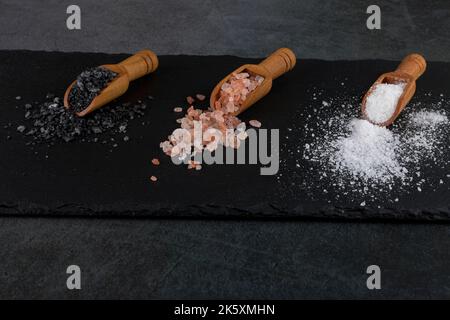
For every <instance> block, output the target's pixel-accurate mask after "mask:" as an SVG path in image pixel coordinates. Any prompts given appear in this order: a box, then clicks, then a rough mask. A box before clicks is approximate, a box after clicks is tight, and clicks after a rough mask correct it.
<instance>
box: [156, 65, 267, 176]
mask: <svg viewBox="0 0 450 320" xmlns="http://www.w3.org/2000/svg"><path fill="white" fill-rule="evenodd" d="M263 81H264V78H263V77H261V76H258V75H253V74H249V73H247V72H242V73H238V74H233V75H232V76H231V77H230V79H229V80H228V81H227V82H225V83H224V84H223V85H222V87H221V90H220V94H219V97H218V99H217V101H215V105H214V107H215V108H214V110H212V109H209V110H206V111H203V110H199V109H195V108H194V106H192V103H193V102H194V99H193V98H192V97H187V98H186V100H187V101H188V103H189V104H190V107H189V108H188V109H187V110H186V114H185V116H184V117H183V118H180V119H178V120H177V122H178V123H180V127H181V129H184V130H187V131H188V132H189V133H190V135H184V134H182V133H181V132H180V130H181V129H176V130H174V131H173V133H172V134H171V135H170V136H169V138H168V140H167V141H164V142H161V143H160V147H161V149H162V150H163V152H164V153H165V154H167V155H168V156H171V157H178V158H179V159H181V160H185V159H187V160H188V169H196V170H200V169H201V165H200V163H197V162H195V161H193V160H191V159H192V158H193V157H194V156H195V154H196V153H198V152H202V151H203V150H205V149H206V150H208V151H210V152H213V151H214V150H216V149H217V148H218V146H219V145H220V144H222V145H224V146H227V147H232V148H239V145H240V143H241V141H243V140H245V139H246V138H247V133H246V131H245V123H242V122H241V120H239V119H238V118H237V117H235V116H233V113H234V112H236V111H238V110H239V107H240V106H241V105H242V103H243V102H244V100H245V99H246V98H247V96H248V95H249V94H250V93H251V92H252V91H253V90H254V89H256V88H257V87H258V85H260V84H261V83H262V82H263ZM196 97H197V99H198V100H200V101H201V100H202V99H205V98H206V97H205V96H203V95H200V94H197V95H196ZM258 123H259V122H258ZM197 125H200V127H201V129H202V133H203V136H202V137H200V138H199V137H195V135H194V127H197ZM259 126H261V124H260V123H259ZM211 130H216V132H218V133H219V135H217V138H216V135H213V134H211V132H210V131H211ZM230 130H231V133H230ZM184 132H186V131H184ZM208 134H209V136H208Z"/></svg>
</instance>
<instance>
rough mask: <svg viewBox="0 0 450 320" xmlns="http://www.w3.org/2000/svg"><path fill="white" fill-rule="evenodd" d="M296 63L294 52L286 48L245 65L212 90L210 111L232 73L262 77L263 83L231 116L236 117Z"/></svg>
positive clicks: (265, 92) (262, 95) (266, 91)
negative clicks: (255, 62)
mask: <svg viewBox="0 0 450 320" xmlns="http://www.w3.org/2000/svg"><path fill="white" fill-rule="evenodd" d="M295 63H296V58H295V54H294V52H292V50H290V49H288V48H281V49H278V50H277V51H275V52H274V53H272V54H271V55H270V56H268V57H267V58H266V59H265V60H264V61H262V62H261V63H260V64H257V65H256V64H245V65H243V66H241V67H239V68H237V69H236V70H234V71H233V72H231V73H230V74H229V75H227V76H226V77H225V78H223V80H222V81H220V82H219V83H218V84H217V86H216V87H215V88H214V90H213V91H212V93H211V98H210V100H209V104H210V106H211V108H212V109H215V102H216V101H217V99H218V98H219V95H220V88H221V87H222V85H223V84H224V83H225V82H226V81H228V79H229V78H230V77H231V75H232V74H234V73H240V72H247V71H249V72H250V73H253V74H257V75H260V76H262V77H264V81H263V82H262V83H261V84H260V85H259V86H258V87H257V88H256V89H255V90H254V91H252V92H250V93H249V94H248V96H247V98H246V99H245V100H244V101H243V103H242V105H241V106H239V110H237V111H236V112H234V113H233V115H235V116H236V115H238V114H240V113H241V112H243V111H245V110H247V109H248V108H249V107H250V106H252V105H253V104H254V103H255V102H257V101H258V100H259V99H261V98H262V97H264V96H265V95H266V94H268V93H269V91H270V89H271V88H272V81H273V80H275V79H276V78H278V77H279V76H281V75H283V74H284V73H286V72H288V71H290V70H292V68H294V66H295Z"/></svg>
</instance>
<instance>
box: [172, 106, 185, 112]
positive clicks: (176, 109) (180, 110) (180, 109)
mask: <svg viewBox="0 0 450 320" xmlns="http://www.w3.org/2000/svg"><path fill="white" fill-rule="evenodd" d="M173 111H174V112H182V111H183V108H180V107H176V108H174V109H173Z"/></svg>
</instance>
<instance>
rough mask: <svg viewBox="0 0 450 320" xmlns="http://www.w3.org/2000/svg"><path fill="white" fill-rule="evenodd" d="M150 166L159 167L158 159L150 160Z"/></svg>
mask: <svg viewBox="0 0 450 320" xmlns="http://www.w3.org/2000/svg"><path fill="white" fill-rule="evenodd" d="M152 164H153V165H155V166H159V164H160V162H159V159H156V158H154V159H152Z"/></svg>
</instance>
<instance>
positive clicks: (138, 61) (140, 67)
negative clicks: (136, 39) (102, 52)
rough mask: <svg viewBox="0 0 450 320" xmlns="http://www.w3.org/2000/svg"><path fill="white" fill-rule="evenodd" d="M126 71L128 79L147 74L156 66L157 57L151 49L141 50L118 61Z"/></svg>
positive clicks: (131, 79)
mask: <svg viewBox="0 0 450 320" xmlns="http://www.w3.org/2000/svg"><path fill="white" fill-rule="evenodd" d="M119 65H120V66H122V67H123V68H124V69H125V70H126V71H127V73H128V78H129V79H130V81H133V80H135V79H138V78H140V77H142V76H145V75H146V74H149V73H151V72H153V71H155V70H156V68H158V57H157V56H156V54H155V53H154V52H153V51H150V50H142V51H139V52H137V53H136V54H134V55H132V56H131V57H129V58H127V59H125V60H123V61H122V62H120V63H119Z"/></svg>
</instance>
